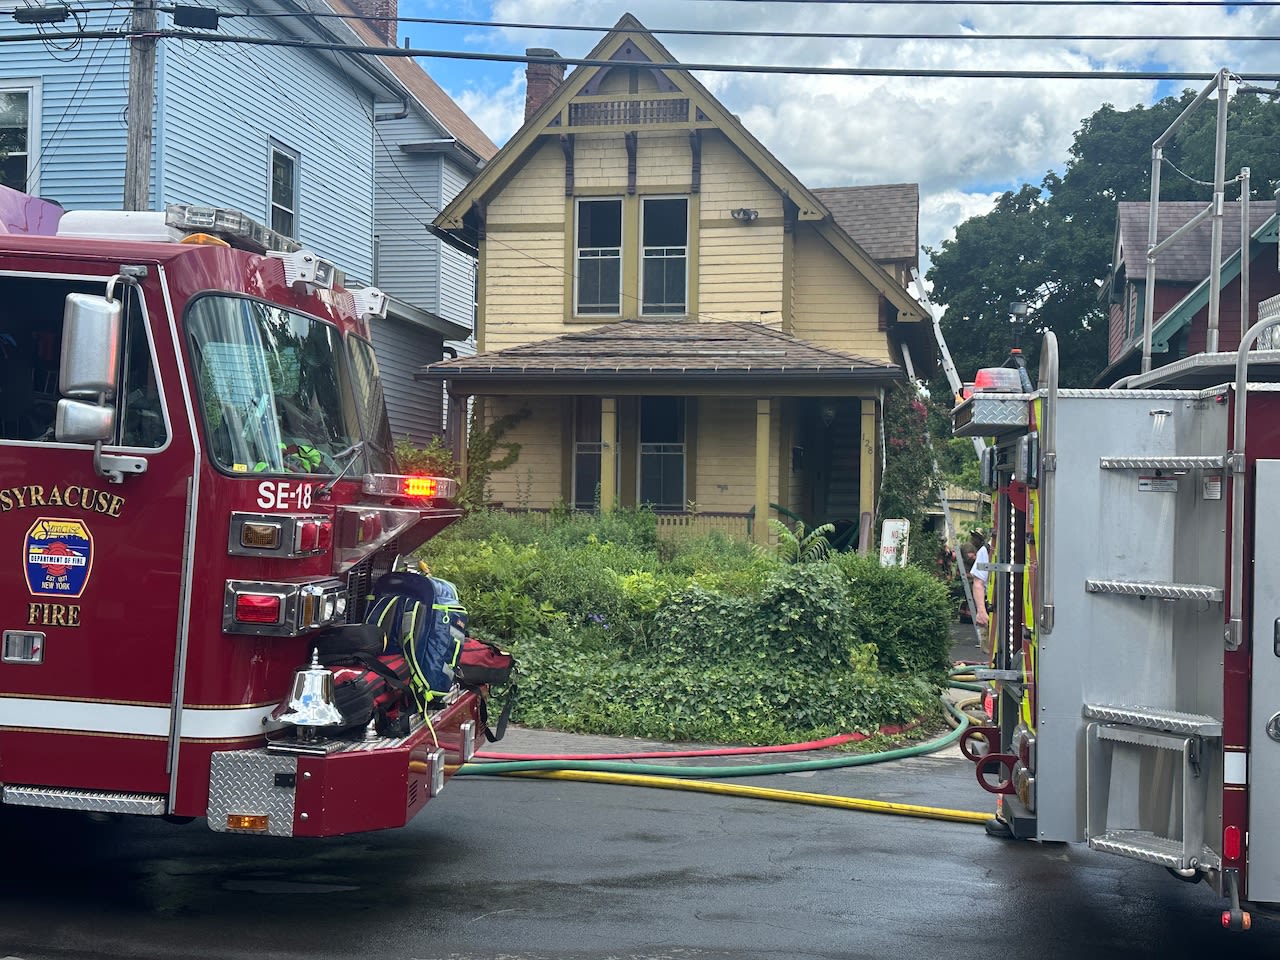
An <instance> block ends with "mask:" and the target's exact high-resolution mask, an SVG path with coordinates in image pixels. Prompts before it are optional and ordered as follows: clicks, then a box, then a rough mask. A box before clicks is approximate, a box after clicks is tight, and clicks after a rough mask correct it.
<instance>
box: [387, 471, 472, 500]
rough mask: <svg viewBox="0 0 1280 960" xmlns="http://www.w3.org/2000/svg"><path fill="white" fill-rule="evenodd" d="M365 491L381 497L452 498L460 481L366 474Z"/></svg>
mask: <svg viewBox="0 0 1280 960" xmlns="http://www.w3.org/2000/svg"><path fill="white" fill-rule="evenodd" d="M364 492H365V493H371V494H373V495H375V496H380V497H410V498H413V499H420V500H434V499H442V498H443V499H446V500H448V499H452V498H453V497H454V496H455V495H456V494H457V492H458V481H457V480H454V479H453V478H451V477H414V476H400V475H397V474H391V473H369V474H365V478H364Z"/></svg>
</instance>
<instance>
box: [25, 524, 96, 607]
mask: <svg viewBox="0 0 1280 960" xmlns="http://www.w3.org/2000/svg"><path fill="white" fill-rule="evenodd" d="M25 556H26V562H25V563H24V564H23V567H24V568H25V570H26V574H27V589H28V590H30V591H31V592H32V593H33V594H35V595H36V596H37V597H72V598H74V597H78V596H80V594H82V593H84V588H85V584H87V583H88V582H89V572H90V570H91V569H92V568H93V535H92V534H90V533H89V528H88V527H86V526H85V525H84V524H83V523H82V522H81V521H79V520H58V519H53V518H50V517H41V518H40V519H39V520H37V521H36V522H35V523H33V524H32V525H31V529H29V530H28V531H27V543H26V551H25Z"/></svg>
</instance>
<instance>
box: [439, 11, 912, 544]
mask: <svg viewBox="0 0 1280 960" xmlns="http://www.w3.org/2000/svg"><path fill="white" fill-rule="evenodd" d="M529 54H530V56H535V57H538V58H539V59H538V60H537V61H534V62H531V64H530V67H529V72H528V77H529V82H528V91H529V98H530V99H529V103H528V105H527V109H526V123H525V125H524V126H523V127H522V128H521V129H520V130H519V131H518V132H517V133H516V134H515V135H514V136H513V137H512V138H511V140H510V141H508V143H507V144H506V146H504V147H503V148H502V150H501V151H499V153H498V154H497V156H496V157H494V158H493V160H492V161H491V162H490V164H489V165H488V166H487V167H486V168H485V169H484V170H482V171H481V172H480V174H479V175H478V176H477V177H476V179H475V180H473V181H472V182H471V183H470V184H469V185H468V186H467V188H466V189H465V190H464V191H463V192H462V193H460V194H459V195H458V196H457V197H456V198H455V199H454V200H453V201H452V202H451V203H450V204H449V205H448V206H447V207H446V208H445V210H444V212H443V213H442V214H441V215H440V216H439V217H438V218H437V219H436V221H435V228H436V231H437V232H438V233H439V234H440V235H441V236H443V237H445V238H446V239H448V240H449V242H451V243H453V244H454V245H456V246H458V247H459V248H460V249H462V250H464V251H467V252H472V251H474V252H476V253H477V254H478V256H479V263H480V266H479V282H480V289H479V308H478V317H477V329H476V338H477V348H478V353H477V354H476V355H475V356H474V357H471V358H463V357H460V358H458V359H455V360H451V361H447V362H443V363H438V364H432V365H430V366H428V367H426V368H425V369H424V370H423V371H422V373H421V376H422V377H424V378H427V379H431V380H441V379H443V380H447V382H448V384H449V394H450V397H451V400H452V399H456V400H459V401H461V400H462V399H464V398H472V397H474V398H477V400H478V401H481V408H482V410H483V422H484V423H493V422H494V421H495V419H496V418H498V417H501V416H503V415H505V414H517V413H520V412H521V411H528V415H527V416H526V417H524V418H523V419H521V420H519V422H517V423H515V424H514V425H513V426H512V427H510V429H509V430H508V432H507V434H506V436H505V437H504V438H503V440H504V441H509V442H514V443H518V444H519V445H520V451H519V459H518V461H517V462H516V463H515V465H514V466H512V467H511V468H509V469H507V470H504V471H502V472H499V473H496V474H495V475H494V476H493V477H492V479H491V493H492V496H493V497H494V498H495V499H496V500H498V501H501V502H503V503H504V504H505V505H507V506H508V507H529V508H535V509H536V508H543V509H545V508H550V507H553V506H556V505H557V504H563V505H566V506H570V507H573V508H577V509H593V508H594V507H596V506H597V505H598V506H599V507H600V508H603V509H610V508H612V507H614V506H618V505H621V506H634V505H641V504H648V505H651V506H652V507H654V508H655V509H657V510H658V511H659V512H660V513H661V514H662V515H663V519H662V522H663V523H664V525H668V526H671V525H684V526H688V525H690V524H691V523H692V524H694V525H696V524H699V523H705V524H707V525H714V526H719V527H720V528H722V529H727V528H733V527H736V528H737V531H738V532H745V531H746V530H747V529H748V528H749V527H750V528H753V532H754V535H755V537H756V538H757V539H761V540H763V539H765V538H767V537H768V535H769V531H768V526H767V524H765V523H756V522H754V521H755V520H756V519H757V518H763V517H766V516H776V515H778V514H781V515H782V516H783V517H791V516H799V517H802V518H803V519H804V521H805V522H806V523H807V524H809V525H816V524H818V523H822V522H825V521H832V522H836V523H837V524H839V526H840V530H839V531H838V535H839V536H841V537H842V538H843V537H846V536H847V535H848V534H849V533H850V532H852V533H853V534H854V535H856V533H857V529H858V525H859V523H860V520H861V519H862V518H863V517H864V516H865V517H866V518H867V519H870V518H871V516H872V515H873V514H874V510H875V503H876V490H877V488H878V483H879V475H880V472H881V469H882V467H883V463H882V439H881V438H882V432H881V415H882V410H883V396H884V391H885V390H886V388H888V387H889V386H890V385H891V384H893V383H894V382H895V381H899V380H901V379H903V377H904V371H903V358H902V355H901V348H902V345H903V344H904V343H909V344H910V347H911V350H912V355H913V360H914V361H915V363H916V364H917V366H924V367H926V368H927V367H928V365H929V364H931V363H932V362H933V342H932V336H931V329H930V327H929V326H928V323H927V322H924V321H925V318H926V317H927V313H926V311H925V309H924V307H922V306H921V305H920V304H919V303H918V302H917V301H916V300H915V299H914V298H913V297H912V296H911V295H910V294H909V293H908V292H907V290H906V289H905V286H904V280H905V278H906V277H907V276H908V275H909V272H910V268H911V267H914V266H915V264H916V250H917V247H916V218H917V213H918V197H917V195H916V188H915V186H914V185H910V184H908V185H901V186H898V187H872V188H852V189H840V190H830V191H812V190H809V189H807V188H806V187H805V186H804V185H803V184H802V183H800V182H799V181H798V180H797V179H796V178H795V176H794V175H793V174H792V173H791V172H790V171H789V170H787V169H786V168H785V167H784V166H783V165H782V164H781V163H779V162H778V160H777V159H776V158H775V157H773V156H772V155H771V154H770V153H769V152H768V151H767V150H766V149H765V148H764V147H763V146H762V145H761V144H760V143H759V142H758V141H757V140H756V139H755V138H754V137H753V136H752V135H751V134H750V132H748V131H747V130H746V129H745V128H744V127H743V126H742V124H741V123H740V122H739V121H738V119H737V118H736V117H735V116H734V115H732V114H731V113H730V112H729V111H728V110H726V109H725V108H724V107H723V106H722V105H721V104H720V103H719V102H718V101H717V100H716V99H715V98H714V97H713V96H712V95H711V94H710V93H709V92H707V90H706V89H705V88H704V87H703V86H702V85H701V84H700V83H698V82H697V80H695V79H694V78H693V77H692V76H691V75H690V74H689V73H687V72H685V71H684V70H681V69H678V68H669V69H658V68H656V67H653V66H649V64H654V63H672V62H673V60H672V57H671V55H670V53H668V52H667V50H666V49H664V48H663V47H662V45H661V44H659V43H658V42H657V41H656V40H655V39H654V38H653V37H652V36H651V35H650V34H649V33H648V32H647V31H646V30H645V29H644V27H643V26H641V24H640V23H639V22H638V21H637V20H636V19H635V18H634V17H632V16H630V15H626V16H624V17H623V18H622V20H620V21H619V23H618V25H617V26H616V27H615V28H614V30H613V31H612V32H611V33H610V34H608V36H606V37H605V39H604V40H603V41H601V43H600V44H599V45H597V47H596V48H595V49H594V50H593V51H592V52H591V53H590V54H589V59H601V60H607V61H611V62H612V63H614V64H616V65H615V66H608V67H581V68H579V69H577V70H575V71H574V72H573V73H572V74H571V75H570V76H569V77H568V78H567V79H562V77H563V65H557V64H555V62H554V60H555V57H556V55H555V53H554V52H553V51H545V50H531V51H529ZM878 260H879V261H882V262H883V265H882V263H881V262H877V261H878ZM925 372H926V373H927V369H926V370H925ZM779 508H780V509H779Z"/></svg>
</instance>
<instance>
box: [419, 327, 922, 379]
mask: <svg viewBox="0 0 1280 960" xmlns="http://www.w3.org/2000/svg"><path fill="white" fill-rule="evenodd" d="M512 373H521V374H538V375H544V376H566V377H567V376H574V375H584V374H585V375H589V376H600V375H607V374H623V375H625V374H640V373H649V374H657V375H663V374H667V375H676V374H689V373H714V374H747V373H768V374H770V375H772V376H785V377H791V376H797V377H811V376H813V375H815V374H824V375H832V376H836V375H842V374H846V375H848V376H850V377H853V378H859V379H861V378H866V377H868V376H871V377H876V378H880V379H886V380H891V379H896V378H897V377H899V376H901V373H902V371H901V368H899V367H898V366H896V365H895V364H892V363H888V362H885V361H883V360H874V359H869V358H866V357H859V356H856V355H854V354H849V353H844V352H842V351H839V350H833V349H831V348H830V347H823V346H819V345H818V344H814V343H809V342H808V341H805V340H800V339H798V338H796V337H793V336H790V335H789V334H785V333H782V332H780V331H778V330H774V329H771V328H769V327H766V326H764V325H762V324H758V323H748V322H731V323H689V322H679V321H670V320H666V321H654V320H622V321H618V322H616V323H610V324H606V325H604V326H600V327H594V328H592V329H590V330H584V331H581V332H576V333H569V334H565V335H564V336H561V337H554V338H552V339H549V340H539V341H537V342H536V343H529V344H525V345H523V346H519V347H510V348H508V349H506V350H496V351H493V352H491V353H483V354H478V355H477V356H474V357H459V358H457V359H455V360H447V361H444V362H442V363H434V364H429V365H428V366H426V367H424V368H423V369H422V372H421V374H420V375H419V376H420V377H424V378H427V379H436V378H442V379H448V378H453V377H468V378H471V377H484V376H502V375H509V374H512Z"/></svg>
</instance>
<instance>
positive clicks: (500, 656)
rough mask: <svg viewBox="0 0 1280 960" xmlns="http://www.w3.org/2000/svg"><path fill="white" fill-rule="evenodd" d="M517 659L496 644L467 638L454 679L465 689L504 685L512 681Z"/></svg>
mask: <svg viewBox="0 0 1280 960" xmlns="http://www.w3.org/2000/svg"><path fill="white" fill-rule="evenodd" d="M515 666H516V659H515V657H513V656H512V655H511V654H509V653H508V652H507V651H506V650H503V649H502V648H501V647H499V646H498V645H497V644H495V643H489V642H487V641H485V640H477V639H476V638H475V637H467V638H466V639H465V640H463V641H462V653H460V654H459V655H458V665H457V666H456V667H454V670H453V676H454V679H455V680H457V681H458V682H459V683H461V684H462V685H463V686H464V687H479V686H483V685H485V684H502V683H506V682H507V681H508V680H510V679H511V672H512V671H513V670H514V669H515Z"/></svg>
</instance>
